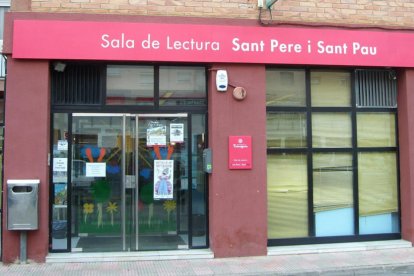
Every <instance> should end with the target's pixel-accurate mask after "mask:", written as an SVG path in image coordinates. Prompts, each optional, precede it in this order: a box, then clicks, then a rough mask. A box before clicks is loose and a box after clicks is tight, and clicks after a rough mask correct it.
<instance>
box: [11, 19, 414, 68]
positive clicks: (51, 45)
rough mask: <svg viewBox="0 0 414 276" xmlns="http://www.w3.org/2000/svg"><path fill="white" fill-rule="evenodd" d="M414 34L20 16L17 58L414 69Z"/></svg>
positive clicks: (15, 44)
mask: <svg viewBox="0 0 414 276" xmlns="http://www.w3.org/2000/svg"><path fill="white" fill-rule="evenodd" d="M412 45H414V32H412V31H385V30H361V29H360V30H350V29H347V30H346V29H333V28H324V29H322V28H311V27H309V28H303V27H280V26H275V27H259V26H256V27H253V26H251V27H247V26H223V25H189V24H188V25H186V24H156V23H136V22H135V23H125V22H90V21H53V20H15V21H14V29H13V58H27V59H68V60H71V59H76V60H125V61H172V62H229V63H256V64H257V63H261V64H302V65H303V64H309V65H352V66H397V67H414V51H413V50H412Z"/></svg>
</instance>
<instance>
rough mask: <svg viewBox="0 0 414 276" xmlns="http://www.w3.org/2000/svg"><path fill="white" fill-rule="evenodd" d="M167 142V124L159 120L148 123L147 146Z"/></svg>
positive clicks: (163, 144)
mask: <svg viewBox="0 0 414 276" xmlns="http://www.w3.org/2000/svg"><path fill="white" fill-rule="evenodd" d="M166 144H167V126H166V125H164V124H161V123H160V122H157V121H152V122H149V123H148V128H147V146H148V147H152V146H165V145H166Z"/></svg>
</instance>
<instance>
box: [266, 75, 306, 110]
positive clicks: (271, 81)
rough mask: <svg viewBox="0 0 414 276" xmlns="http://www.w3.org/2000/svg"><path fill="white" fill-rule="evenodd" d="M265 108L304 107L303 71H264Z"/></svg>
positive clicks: (304, 85) (304, 83) (304, 86)
mask: <svg viewBox="0 0 414 276" xmlns="http://www.w3.org/2000/svg"><path fill="white" fill-rule="evenodd" d="M266 105H267V106H305V105H306V82H305V70H292V69H269V70H267V71H266Z"/></svg>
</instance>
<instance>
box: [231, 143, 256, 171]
mask: <svg viewBox="0 0 414 276" xmlns="http://www.w3.org/2000/svg"><path fill="white" fill-rule="evenodd" d="M251 168H252V137H251V136H229V169H230V170H247V169H251Z"/></svg>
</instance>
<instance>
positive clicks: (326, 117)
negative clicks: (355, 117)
mask: <svg viewBox="0 0 414 276" xmlns="http://www.w3.org/2000/svg"><path fill="white" fill-rule="evenodd" d="M351 138H352V124H351V116H350V114H348V113H331V112H329V113H313V114H312V146H313V147H315V148H349V147H351V146H352V139H351Z"/></svg>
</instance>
